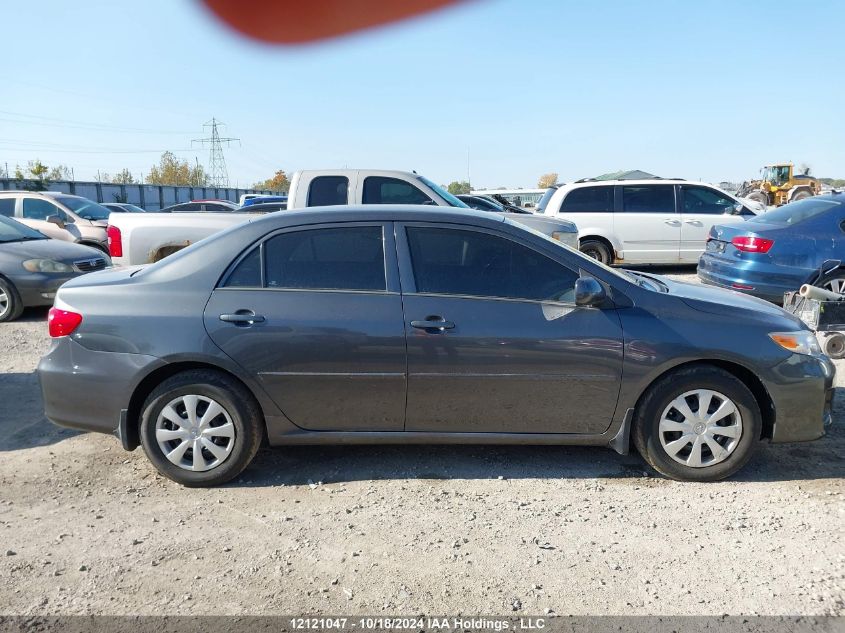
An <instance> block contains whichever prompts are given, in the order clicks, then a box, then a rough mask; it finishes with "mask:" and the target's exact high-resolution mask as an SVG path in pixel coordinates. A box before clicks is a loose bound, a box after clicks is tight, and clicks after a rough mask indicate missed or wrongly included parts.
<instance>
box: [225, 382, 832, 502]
mask: <svg viewBox="0 0 845 633" xmlns="http://www.w3.org/2000/svg"><path fill="white" fill-rule="evenodd" d="M837 391H839V392H842V391H843V390H837ZM843 397H845V394H843V393H839V394H838V398H839V399H840V401H841V400H842V399H843ZM840 419H841V416H840ZM843 451H845V429H843V428H842V425H841V424H838V425H837V424H835V425H834V426H833V427H831V428H829V429H828V433H827V435H826V436H825V437H824V438H822V439H820V440H817V441H815V442H806V443H801V444H768V443H761V444H760V445H759V446H758V450H757V453H756V454H755V456H754V457H753V458H752V460H751V462H750V463H749V464H748V465H747V466H746V467H745V468H743V469H742V470H741V471H740V472H739V473H737V474H736V475H735V476H734V477H733V478H732V480H733V481H737V482H755V481H759V482H763V481H766V482H768V481H783V482H787V481H813V480H824V479H834V478H842V477H845V460H843V459H842V457H841V455H842V453H843ZM498 478H502V479H505V480H507V479H534V478H536V479H603V480H632V479H639V480H640V482H642V481H647V482H652V483H651V484H650V485H655V484H656V482H657V481H663V482H666V481H667V480H665V479H663V478H662V477H661V476H660V475H658V474H657V473H655V472H654V471H652V470H651V469H650V468H649V467H648V466H646V464H645V462H644V461H643V460H642V459H641V458H640V457H639V455H637V454H636V452H634V451H632V452H631V454H629V455H618V454H616V453H615V452H613V451H612V450H610V449H608V448H602V447H590V446H479V445H473V446H468V445H459V446H456V445H384V446H358V445H343V446H288V447H275V448H269V449H263V450H261V451H260V452H259V454H258V456H257V457H256V459H255V461H254V462H253V464H252V465H251V466H250V467H249V469H248V470H247V471H246V472H245V473H244V474H243V475H242V476H241V477H240V478H239V479H238V480H236V481H235V482H233V483H231V484H229V485H230V486H235V487H238V486H244V487H255V486H277V485H307V484H317V483H319V482H322V483H324V484H327V483H341V482H352V481H365V480H414V479H418V480H461V479H498ZM637 483H639V482H637Z"/></svg>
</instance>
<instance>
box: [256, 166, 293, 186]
mask: <svg viewBox="0 0 845 633" xmlns="http://www.w3.org/2000/svg"><path fill="white" fill-rule="evenodd" d="M253 189H264V190H269V191H285V192H287V191H288V189H290V180H288V176H287V174H286V173H285V172H284V170H283V169H279V170H276V173H275V174H274V175H273V177H272V178H268V179H267V180H263V181H261V182H257V183H255V184H254V185H253Z"/></svg>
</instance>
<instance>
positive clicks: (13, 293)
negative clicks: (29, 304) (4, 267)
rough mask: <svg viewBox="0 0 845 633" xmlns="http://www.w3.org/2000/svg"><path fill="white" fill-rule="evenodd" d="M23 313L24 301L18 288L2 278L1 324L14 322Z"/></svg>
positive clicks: (0, 298) (0, 290) (0, 286)
mask: <svg viewBox="0 0 845 633" xmlns="http://www.w3.org/2000/svg"><path fill="white" fill-rule="evenodd" d="M22 312H23V301H21V296H20V295H19V294H18V291H17V288H15V286H14V284H12V282H10V281H6V280H5V279H3V278H2V277H0V322H2V321H14V320H15V319H17V318H18V317H19V316H20V315H21V313H22Z"/></svg>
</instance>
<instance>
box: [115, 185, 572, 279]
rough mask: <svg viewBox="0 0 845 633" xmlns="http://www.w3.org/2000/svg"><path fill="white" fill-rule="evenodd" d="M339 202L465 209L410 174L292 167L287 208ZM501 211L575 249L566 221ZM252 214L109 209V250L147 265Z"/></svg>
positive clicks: (118, 261) (119, 259)
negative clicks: (293, 172)
mask: <svg viewBox="0 0 845 633" xmlns="http://www.w3.org/2000/svg"><path fill="white" fill-rule="evenodd" d="M345 204H396V205H399V204H426V205H436V206H441V207H461V208H467V209H468V207H467V206H466V205H465V204H464V203H463V202H461V201H460V200H458V199H457V198H456V197H455V196H453V195H452V194H450V193H448V192H447V191H444V190H443V188H442V187H440V186H438V185H436V184H435V183H433V182H431V181H430V180H428V179H427V178H424V177H422V176H419V175H418V174H415V173H409V172H404V171H385V170H372V169H325V170H308V171H298V172H296V173H295V174H294V175H293V179H292V180H291V184H290V192H289V194H288V210H293V209H304V208H306V207H318V206H334V205H345ZM468 210H469V209H468ZM279 213H285V212H284V211H280V212H279ZM502 215H504V216H506V217H508V218H510V219H512V220H514V221H516V222H519V223H521V224H524V225H525V226H527V227H530V228H532V229H534V230H535V231H539V232H541V233H543V234H545V235H548V236H551V237H553V238H554V239H557V240H559V241H560V242H562V243H563V244H566V245H567V246H571V247H572V248H578V229H577V228H576V226H575V224H573V223H572V222H570V221H567V220H563V219H560V218H554V217H549V216H543V215H534V214H532V213H524V214H523V213H503V214H502ZM255 217H258V214H255V213H112V214H111V216H109V227H108V239H109V251H110V254H111V256H112V261H113V262H114V264H115V265H116V266H134V265H137V264H149V263H151V262H156V261H158V260H160V259H163V258H164V257H167V256H168V255H171V254H173V253H175V252H176V251H178V250H181V249H183V248H185V247H186V246H189V245H190V244H193V243H194V242H198V241H199V240H201V239H204V238H206V237H208V236H209V235H212V234H213V233H217V232H218V231H222V230H223V229H225V228H228V227H230V226H232V225H234V224H239V223H241V222H246V221H248V220H250V219H252V218H255Z"/></svg>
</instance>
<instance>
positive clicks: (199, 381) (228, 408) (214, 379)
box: [140, 369, 264, 488]
mask: <svg viewBox="0 0 845 633" xmlns="http://www.w3.org/2000/svg"><path fill="white" fill-rule="evenodd" d="M186 395H197V396H200V397H203V398H209V399H211V400H213V401H215V402H216V403H218V404H219V405H220V406H221V407H222V408H223V409H224V411H225V413H226V414H227V415H228V416H229V418H230V419H231V422H232V425H233V426H234V428H235V432H234V437H233V438H231V442H232V443H233V446H232V447H231V449H230V452H229V454H228V455H227V456H226V457H225V458H223V459H222V460H221V462H220V464H219V465H217V466H214V467H212V468H210V469H209V470H205V471H200V472H194V471H191V470H186V469H185V468H182V467H180V466H178V465H176V464H175V463H173V462H171V461H170V460H168V459H167V457H166V455H165V453H164V452H163V451H162V448H161V447H160V446H159V444H158V441H157V439H156V421H157V420H158V418H159V415H160V414H161V413H162V411H163V410H164V409H165V407H166V406H167V405H168V404H170V403H171V402H172V401H174V400H176V399H178V398H179V397H181V396H186ZM263 427H264V417H263V415H262V413H261V408H260V407H259V406H258V403H257V402H256V401H255V398H254V397H253V396H252V394H251V393H250V392H249V391H248V390H247V389H246V388H245V387H244V386H243V385H242V384H241V383H239V382H238V381H236V380H234V379H233V378H231V377H229V376H228V375H226V374H224V373H222V372H219V371H214V370H206V369H200V370H190V371H185V372H182V373H179V374H176V375H175V376H171V377H170V378H168V379H167V380H165V381H164V382H162V383H161V384H160V385H159V386H158V387H156V388H155V390H153V392H152V393H151V394H150V395H149V396H148V397H147V400H146V401H145V402H144V406H143V408H142V413H141V428H140V436H141V445H142V446H143V447H144V452H145V453H146V454H147V458H148V459H149V460H150V461H151V462H152V463H153V466H155V467H156V469H157V470H158V471H159V472H160V473H161V474H162V475H164V476H165V477H167V478H168V479H172V480H173V481H175V482H176V483H179V484H182V485H183V486H187V487H189V488H196V487H206V486H217V485H220V484H223V483H226V482H227V481H230V480H232V479H234V478H235V477H237V476H238V475H239V474H240V473H241V472H243V470H244V469H245V468H246V467H247V466H248V465H249V464H250V462H251V461H252V459H253V458H254V457H255V454H256V452H258V448H259V446H260V445H261V438H262V434H263V433H262V431H263ZM224 441H225V440H224ZM178 442H179V440H174V443H178ZM226 446H228V442H227V443H226ZM187 450H188V451H191V452H190V453H188V452H186V453H185V454H186V455H188V454H192V451H193V449H192V448H189V449H187ZM201 450H202V449H201ZM209 455H210V453H209Z"/></svg>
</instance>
